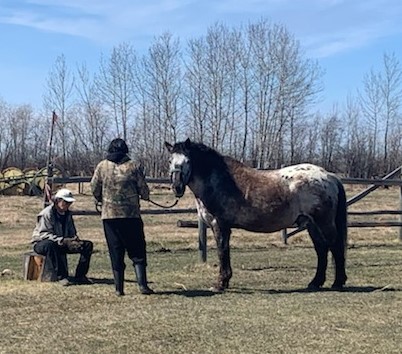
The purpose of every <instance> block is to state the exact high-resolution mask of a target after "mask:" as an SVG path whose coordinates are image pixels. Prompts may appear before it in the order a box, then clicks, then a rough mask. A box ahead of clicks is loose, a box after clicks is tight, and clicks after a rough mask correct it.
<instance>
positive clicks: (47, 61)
mask: <svg viewBox="0 0 402 354" xmlns="http://www.w3.org/2000/svg"><path fill="white" fill-rule="evenodd" d="M262 18H264V19H268V20H270V21H272V22H273V23H278V24H282V25H284V26H285V27H286V28H287V29H288V30H289V32H290V33H291V34H292V35H293V36H294V37H295V38H296V39H297V40H299V41H300V45H301V47H302V48H303V49H304V50H305V53H306V54H305V55H306V57H307V58H311V59H317V60H318V63H319V64H320V66H321V67H322V68H323V69H324V70H325V76H324V85H325V89H324V92H323V102H322V103H321V104H320V105H318V106H317V108H318V109H321V110H329V109H330V108H331V107H332V105H333V103H335V102H339V103H342V102H343V101H344V100H345V98H346V96H347V95H348V93H352V94H353V93H355V90H356V89H357V88H358V87H359V86H361V83H362V80H363V76H364V74H366V73H368V72H369V71H370V69H371V68H374V69H376V70H378V69H380V68H381V63H382V58H383V54H384V53H388V54H391V53H395V54H396V56H397V58H398V59H399V61H400V63H401V65H402V1H401V0H202V1H198V0H197V1H196V0H146V1H144V0H141V1H138V0H113V1H111V0H0V45H1V49H0V98H2V99H3V100H4V101H6V102H7V103H10V104H18V105H19V104H25V103H27V104H32V105H33V106H34V108H39V107H41V104H42V95H43V93H44V88H45V85H46V79H47V76H48V73H49V71H50V70H51V68H52V66H53V65H54V63H55V60H56V58H57V57H58V56H59V55H61V54H64V55H65V57H66V60H67V63H68V64H69V67H70V68H72V69H74V68H75V65H76V64H81V63H84V62H85V63H86V64H87V65H88V67H89V68H93V69H97V68H98V66H99V59H100V56H101V54H102V53H103V54H108V53H109V51H110V50H111V49H112V48H113V47H114V46H117V45H118V44H120V43H122V42H130V43H132V44H133V47H134V48H135V49H136V50H137V52H139V53H141V51H144V50H146V49H147V48H148V47H149V45H150V43H151V42H152V41H153V39H154V38H155V37H157V36H159V35H160V34H162V33H163V32H167V31H168V32H170V33H172V34H173V35H174V36H175V37H179V38H180V40H181V41H182V43H184V41H185V40H186V39H187V38H194V37H198V36H201V35H205V34H206V32H207V29H208V27H210V26H212V25H213V24H215V23H216V22H217V21H219V22H222V23H224V24H226V25H228V26H234V27H237V26H241V25H247V24H248V23H249V22H257V21H259V20H260V19H262Z"/></svg>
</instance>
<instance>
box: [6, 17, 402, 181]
mask: <svg viewBox="0 0 402 354" xmlns="http://www.w3.org/2000/svg"><path fill="white" fill-rule="evenodd" d="M323 75H324V72H323V70H322V69H321V68H320V66H319V63H318V62H317V61H315V60H312V59H310V58H307V57H306V55H305V53H304V52H303V50H302V48H301V47H300V44H299V42H298V41H297V40H296V39H295V38H294V36H293V35H292V34H291V33H290V32H289V31H288V30H287V29H286V27H285V26H283V25H278V24H275V23H271V22H270V21H268V20H264V19H262V20H260V21H258V22H256V23H250V24H248V25H246V26H241V27H228V26H226V25H224V24H221V23H216V24H214V25H212V26H211V27H209V28H208V29H207V32H206V34H205V35H202V36H200V37H197V38H192V39H190V40H188V41H187V42H186V43H185V44H182V43H181V42H180V40H179V38H176V37H174V36H173V35H172V34H171V33H168V32H167V33H164V34H162V35H161V36H159V37H156V38H154V40H153V42H152V43H151V44H150V46H149V48H148V51H147V52H146V53H145V54H142V55H140V54H138V52H137V51H136V50H135V48H134V47H133V45H132V44H131V43H127V42H124V43H120V44H118V45H117V46H115V47H114V48H113V49H112V50H111V52H110V53H108V55H102V56H101V57H100V59H99V66H98V68H96V70H94V71H91V70H90V69H89V68H88V67H87V65H86V64H85V63H81V64H78V65H76V66H75V67H73V68H72V67H70V66H69V65H68V64H67V59H66V57H65V56H64V54H61V55H60V56H58V57H57V58H56V60H55V62H54V65H53V67H52V68H51V69H50V70H49V74H48V77H47V81H46V86H45V88H44V94H43V109H42V110H41V111H40V112H36V111H34V110H33V108H32V106H30V105H29V104H24V105H17V106H12V105H9V104H7V102H4V101H2V100H0V121H1V126H2V128H1V129H0V170H1V169H4V168H5V167H8V166H15V167H19V168H21V169H24V168H27V167H43V166H45V164H46V160H47V156H48V151H49V148H48V141H49V135H50V125H51V122H52V112H53V111H54V112H56V115H57V119H56V122H55V126H54V138H53V142H54V143H53V147H52V155H53V160H54V164H55V165H56V166H61V167H62V169H63V170H66V171H67V173H68V174H70V175H77V174H88V175H89V174H91V173H92V172H93V169H94V167H95V165H96V164H97V163H98V162H99V160H100V159H102V158H104V155H105V150H106V148H107V145H108V143H109V142H110V140H111V139H113V138H115V137H121V138H123V139H125V140H126V141H127V142H128V144H129V146H130V150H131V155H132V157H133V158H135V159H136V160H138V161H139V162H140V163H142V164H143V166H144V168H145V171H146V173H147V175H149V176H152V177H158V176H166V175H167V168H168V156H167V153H166V151H165V150H164V142H165V141H169V142H175V141H178V140H183V139H185V138H187V137H190V138H191V139H192V140H195V141H199V142H203V143H205V144H207V145H209V146H211V147H213V148H216V149H217V150H219V151H220V152H222V153H223V154H229V155H231V156H233V157H234V158H237V159H239V160H241V161H243V162H244V163H246V164H248V165H250V166H252V167H256V168H262V169H266V168H279V167H281V166H283V165H290V164H295V163H300V162H311V163H315V164H317V165H320V166H323V167H324V168H326V169H328V170H330V171H334V172H337V173H342V174H344V175H347V176H351V177H372V176H382V175H384V174H386V173H387V172H389V171H390V170H392V169H394V168H395V167H397V166H399V165H400V164H401V161H402V146H401V144H402V126H401V122H402V112H401V104H402V81H401V80H402V70H401V66H400V63H399V60H398V58H397V57H396V56H395V54H383V61H382V67H381V68H380V69H378V70H375V69H372V70H371V71H370V72H368V73H367V74H366V75H365V77H364V78H363V80H362V84H361V86H360V88H358V89H357V90H356V93H355V94H350V95H349V96H348V97H346V98H345V103H344V104H342V105H334V108H333V109H332V110H331V111H330V112H317V111H315V107H316V104H317V103H319V100H320V97H321V95H322V94H323V92H324V91H323V85H322V78H323Z"/></svg>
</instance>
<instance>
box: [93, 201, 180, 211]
mask: <svg viewBox="0 0 402 354" xmlns="http://www.w3.org/2000/svg"><path fill="white" fill-rule="evenodd" d="M147 202H150V203H152V204H154V205H156V206H158V207H160V208H164V209H170V208H173V207H174V206H175V205H177V203H178V202H179V198H177V199H176V200H175V201H174V202H173V204H171V205H162V204H159V203H157V202H154V201H153V200H151V199H148V200H147ZM95 209H96V211H97V212H98V214H101V213H102V203H100V202H95Z"/></svg>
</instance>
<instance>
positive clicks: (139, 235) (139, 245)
mask: <svg viewBox="0 0 402 354" xmlns="http://www.w3.org/2000/svg"><path fill="white" fill-rule="evenodd" d="M103 229H104V231H105V237H106V242H107V245H108V249H109V255H110V260H111V263H112V269H113V271H116V272H122V271H124V269H125V268H126V265H125V263H124V256H125V252H126V251H127V255H128V257H129V258H130V260H131V261H132V262H133V265H135V264H142V265H145V266H146V264H147V259H146V258H147V256H146V244H145V235H144V223H143V222H142V219H141V218H125V219H104V220H103Z"/></svg>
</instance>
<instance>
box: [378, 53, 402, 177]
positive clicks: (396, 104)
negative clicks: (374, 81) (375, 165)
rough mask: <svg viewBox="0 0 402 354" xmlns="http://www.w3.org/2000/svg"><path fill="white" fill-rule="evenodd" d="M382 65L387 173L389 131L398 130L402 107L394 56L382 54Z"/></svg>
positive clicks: (401, 75)
mask: <svg viewBox="0 0 402 354" xmlns="http://www.w3.org/2000/svg"><path fill="white" fill-rule="evenodd" d="M383 65H384V69H383V72H382V73H380V76H379V80H380V89H381V93H382V95H383V100H384V106H383V110H384V112H383V114H384V125H385V126H384V143H383V144H384V155H383V161H384V168H385V171H384V172H388V171H389V170H390V168H391V166H390V163H391V161H390V159H389V156H388V150H389V146H388V145H389V143H390V141H389V139H390V131H395V130H399V129H398V124H397V123H398V122H397V118H398V117H400V114H401V112H400V107H401V105H402V70H401V67H400V64H399V61H398V59H397V58H396V56H395V54H392V55H388V54H384V56H383Z"/></svg>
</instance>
